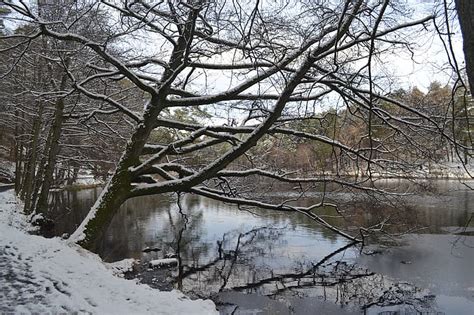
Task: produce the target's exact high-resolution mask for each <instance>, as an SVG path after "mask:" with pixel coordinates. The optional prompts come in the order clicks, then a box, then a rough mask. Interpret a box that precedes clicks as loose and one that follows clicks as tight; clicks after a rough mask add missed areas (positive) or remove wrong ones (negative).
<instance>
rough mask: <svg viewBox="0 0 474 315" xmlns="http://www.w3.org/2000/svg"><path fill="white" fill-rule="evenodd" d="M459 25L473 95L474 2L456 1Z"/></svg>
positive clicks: (470, 0) (467, 0) (469, 0)
mask: <svg viewBox="0 0 474 315" xmlns="http://www.w3.org/2000/svg"><path fill="white" fill-rule="evenodd" d="M456 10H457V12H458V18H459V24H460V25H461V33H462V37H463V49H464V59H465V61H466V72H467V78H468V80H469V86H470V90H471V95H473V91H474V1H472V0H456Z"/></svg>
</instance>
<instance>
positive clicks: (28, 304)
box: [0, 190, 217, 314]
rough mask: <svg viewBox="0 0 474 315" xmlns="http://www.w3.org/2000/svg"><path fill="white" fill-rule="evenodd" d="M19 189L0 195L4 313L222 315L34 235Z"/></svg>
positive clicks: (0, 272)
mask: <svg viewBox="0 0 474 315" xmlns="http://www.w3.org/2000/svg"><path fill="white" fill-rule="evenodd" d="M20 209H21V203H20V201H18V200H17V199H16V197H15V195H14V192H13V190H8V191H4V192H1V193H0V280H1V281H0V282H1V283H2V286H1V287H0V313H1V314H3V313H15V314H19V313H28V314H30V313H51V314H55V313H75V312H80V313H83V312H84V313H91V314H217V311H216V308H215V305H214V303H213V302H212V301H210V300H194V301H193V300H190V299H188V298H187V297H186V296H184V295H183V294H182V293H181V292H179V291H171V292H160V291H158V290H156V289H152V288H150V287H149V286H147V285H144V284H139V283H137V282H136V281H132V280H125V279H122V278H119V277H117V276H115V275H114V274H113V272H112V270H111V269H110V268H108V267H106V264H104V263H103V262H102V260H101V259H100V258H99V256H97V255H95V254H92V253H90V252H88V251H85V250H83V249H82V248H80V247H79V246H77V245H74V244H70V243H68V242H67V241H65V240H62V239H59V238H52V239H46V238H43V237H41V236H36V235H31V234H29V233H28V231H31V230H32V227H31V226H30V225H29V224H28V222H27V220H26V217H25V216H24V215H22V214H21V213H20Z"/></svg>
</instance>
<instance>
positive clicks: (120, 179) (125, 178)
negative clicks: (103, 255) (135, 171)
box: [69, 108, 156, 251]
mask: <svg viewBox="0 0 474 315" xmlns="http://www.w3.org/2000/svg"><path fill="white" fill-rule="evenodd" d="M155 110H156V108H155ZM145 117H147V118H144V121H143V122H142V123H140V124H139V125H138V126H137V127H136V128H135V131H134V133H133V135H132V137H131V139H130V140H129V141H128V143H127V146H126V148H125V150H124V153H123V155H122V157H121V158H120V161H119V162H118V164H117V168H116V169H115V171H114V174H113V175H112V177H111V178H110V179H109V180H108V182H107V184H106V186H105V187H104V189H103V190H102V192H101V194H100V196H99V198H97V201H96V202H95V204H94V206H93V207H92V209H91V210H90V211H89V213H88V215H87V217H86V218H85V219H84V220H83V221H82V223H81V225H80V226H79V227H78V228H77V230H76V231H75V232H74V233H73V234H72V235H71V237H70V238H69V240H70V241H72V242H75V243H78V244H79V245H81V246H82V247H84V248H86V249H88V250H91V251H94V250H95V249H96V241H97V240H98V239H100V237H101V236H102V235H103V233H104V232H105V231H106V229H107V227H108V226H109V224H110V222H111V221H112V218H113V216H114V214H115V213H116V211H117V210H118V209H119V208H120V206H121V205H122V203H123V202H124V201H125V200H127V199H128V198H129V196H130V191H131V188H132V181H133V177H132V174H131V172H130V167H132V166H134V165H136V164H137V163H138V162H139V156H140V154H141V152H142V150H143V147H144V146H145V143H146V141H147V140H148V136H149V135H150V132H151V130H152V129H153V127H152V126H153V123H152V122H153V120H154V119H153V118H152V117H156V114H155V115H152V114H151V113H148V114H147V115H145Z"/></svg>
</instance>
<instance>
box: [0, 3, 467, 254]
mask: <svg viewBox="0 0 474 315" xmlns="http://www.w3.org/2000/svg"><path fill="white" fill-rule="evenodd" d="M81 3H82V4H83V5H84V6H85V7H88V8H90V10H97V9H99V8H100V9H101V10H106V11H107V12H109V16H110V19H109V21H108V22H107V23H108V24H107V25H103V24H100V25H103V26H104V28H107V27H111V26H113V27H115V28H116V29H117V32H115V33H114V34H111V35H108V36H104V37H102V38H100V37H99V38H97V37H94V36H90V35H88V34H87V33H81V32H80V31H79V30H77V29H75V28H74V25H77V23H79V22H80V20H81V19H82V16H77V17H76V19H73V20H65V19H62V18H61V17H55V18H50V19H46V18H43V17H42V16H40V15H39V14H38V13H37V12H35V10H34V8H33V7H31V6H29V5H28V4H26V3H25V2H23V1H20V2H16V3H13V4H7V6H8V7H9V8H10V9H11V10H12V11H14V12H15V13H16V14H17V15H18V16H21V17H22V18H23V19H25V21H27V22H28V23H29V24H30V25H32V26H33V28H32V30H31V31H29V32H28V33H26V34H21V35H11V36H5V37H3V39H4V40H6V41H9V40H20V41H22V42H23V43H25V44H27V43H29V42H31V41H33V40H34V39H35V38H36V37H38V36H42V37H45V38H48V39H54V40H55V41H58V42H64V43H74V46H73V47H77V48H74V49H76V50H77V51H82V52H84V53H86V54H87V55H90V56H91V57H90V59H89V60H88V61H87V62H86V63H85V64H84V68H85V71H82V72H73V71H71V70H70V66H69V65H68V64H67V63H65V62H64V63H62V65H63V68H64V69H65V71H66V72H67V76H68V80H70V82H71V86H72V87H73V88H74V90H75V91H78V92H80V93H81V94H82V95H84V96H86V97H88V98H90V99H92V100H95V101H98V102H102V103H106V104H107V105H108V106H110V108H111V112H113V113H121V114H122V115H124V116H125V117H127V119H128V120H129V121H131V122H132V124H133V125H134V129H133V131H132V132H131V134H130V138H129V140H128V142H127V144H126V146H125V148H124V149H123V153H122V155H121V158H120V160H119V161H118V163H117V165H116V168H115V171H114V173H113V175H112V176H111V177H110V179H109V180H108V182H107V185H106V186H105V188H104V190H103V191H102V193H101V195H100V197H99V198H98V200H97V201H96V203H95V205H94V206H93V207H92V209H91V211H90V212H89V214H88V215H87V217H86V218H85V220H84V221H83V223H82V224H81V225H80V227H79V228H78V229H77V231H76V232H75V233H74V234H73V235H71V240H73V241H75V242H78V243H79V244H81V245H82V246H84V247H86V248H89V249H94V241H95V239H97V237H99V236H100V235H101V233H103V231H104V230H105V228H106V227H107V226H108V224H109V222H110V221H111V219H112V217H113V216H114V214H115V213H116V211H117V210H118V208H119V207H120V205H121V204H122V203H123V202H124V201H125V200H127V199H129V198H133V197H138V196H143V195H150V194H163V193H169V192H187V193H194V194H198V195H201V196H205V197H208V198H213V199H216V200H221V201H224V202H228V203H234V204H238V205H240V206H242V207H245V206H248V207H261V208H266V209H272V210H276V211H286V212H290V213H291V212H295V213H301V214H303V215H306V216H308V217H309V218H311V219H313V220H314V221H316V222H318V223H319V224H321V225H323V226H325V227H327V228H329V229H331V230H333V231H334V232H336V233H338V234H340V235H343V236H344V237H347V238H348V239H351V240H353V241H360V238H359V237H357V236H354V235H352V234H349V233H348V232H346V231H343V230H341V229H339V228H338V227H336V226H333V225H332V224H330V223H329V221H327V220H326V219H325V218H324V216H323V215H321V214H320V213H318V211H319V209H322V208H323V207H325V206H334V207H336V206H335V205H333V204H331V203H329V202H327V199H326V198H325V196H324V195H323V196H322V197H321V200H320V202H318V203H316V204H312V205H309V206H307V207H301V206H295V205H294V204H293V203H292V202H293V201H294V199H288V200H283V201H281V202H275V201H274V200H273V201H265V200H262V199H259V198H257V197H255V195H253V194H252V192H249V191H246V190H245V185H242V181H243V180H247V182H249V181H254V180H255V179H258V178H261V179H267V180H272V181H276V182H283V183H291V184H294V185H296V186H297V187H298V195H297V197H296V198H301V197H302V196H304V195H305V193H306V191H307V190H308V189H311V187H313V186H314V185H316V184H321V183H334V184H336V185H341V186H345V187H349V188H351V189H356V190H360V191H364V192H368V193H378V192H380V190H379V189H378V188H377V187H376V186H375V185H374V184H373V182H370V179H372V176H373V175H374V174H375V173H377V172H381V171H385V172H390V171H391V170H393V171H394V172H395V173H397V174H399V172H403V171H405V172H407V171H408V172H412V171H413V168H414V164H413V163H412V162H413V161H408V160H404V159H399V158H396V155H397V152H399V151H400V149H403V150H410V149H411V148H414V149H415V150H421V148H423V145H424V144H423V141H422V140H420V139H416V138H413V137H412V135H413V133H412V132H416V131H419V132H423V133H424V134H434V135H437V136H439V137H440V138H442V139H444V141H446V142H448V143H452V144H456V145H458V146H462V147H463V148H465V149H466V150H472V146H471V147H467V146H465V145H461V144H458V143H457V142H456V139H455V138H453V136H452V133H450V132H449V131H447V130H446V128H444V126H445V124H446V119H448V118H450V117H440V116H439V115H438V114H437V113H435V114H433V113H430V112H427V111H425V110H424V109H423V108H416V107H413V106H411V105H410V104H406V103H404V102H403V101H400V100H399V99H397V98H395V97H392V96H391V95H390V93H388V91H387V90H386V89H387V87H388V86H389V83H390V82H389V80H388V78H386V77H384V76H383V72H382V71H379V70H380V67H381V65H383V58H385V57H384V56H386V55H393V54H394V53H396V52H397V51H399V50H407V49H413V46H414V45H415V44H416V43H415V42H416V37H415V35H417V36H423V34H425V32H426V30H427V29H428V28H429V27H430V25H431V22H432V20H433V18H434V17H433V16H427V17H424V18H421V19H416V20H415V19H411V18H410V17H409V15H407V14H406V13H405V12H404V11H403V7H402V6H399V5H398V4H397V2H394V1H393V2H392V1H388V0H385V1H363V0H357V1H353V0H347V1H344V2H340V3H339V2H328V1H291V0H288V1H283V2H278V3H271V4H269V3H266V2H263V1H258V0H257V1H250V0H249V1H238V2H235V1H204V0H189V1H166V2H165V1H124V2H116V1H106V0H102V1H100V2H95V1H91V2H88V1H84V2H81ZM117 82H123V84H125V83H126V84H131V85H132V86H133V88H134V89H135V90H137V91H140V92H142V93H143V94H144V96H143V97H137V98H136V99H135V104H134V105H135V106H140V111H138V110H137V107H135V108H133V107H131V106H130V104H128V103H127V102H126V101H124V100H123V99H122V98H121V97H120V95H118V94H114V93H112V92H111V91H109V90H107V89H104V90H102V91H100V92H99V91H97V90H96V89H95V87H96V86H104V85H106V86H107V85H112V84H113V83H117ZM140 102H144V103H140ZM328 104H329V105H331V104H338V105H339V106H340V107H343V108H344V112H345V113H346V114H347V115H350V116H351V117H355V119H357V120H359V121H360V122H361V127H362V130H363V131H364V132H363V133H361V134H360V135H359V136H358V141H355V142H353V143H352V144H350V143H344V142H341V141H340V140H339V139H338V137H336V134H335V133H334V132H335V128H333V129H331V130H333V131H334V132H333V134H322V133H320V132H319V131H318V130H317V129H316V130H315V129H313V130H307V131H305V130H301V129H296V128H294V126H295V125H294V123H295V122H298V121H299V122H302V123H303V124H304V122H305V121H321V117H320V113H321V108H322V107H323V106H326V105H328ZM178 110H185V111H188V112H190V113H193V111H194V113H195V112H199V111H200V112H204V113H207V114H209V115H211V116H212V118H210V119H207V120H197V121H192V122H190V121H186V120H183V119H178V118H176V113H177V111H178ZM95 113H96V112H93V114H92V115H95ZM338 113H340V112H338ZM338 117H339V116H338ZM338 119H339V118H338ZM336 122H337V121H336V120H334V123H336ZM379 126H383V128H385V129H386V130H387V132H385V133H384V134H382V133H379V134H378V135H377V129H378V127H379ZM118 128H119V127H118ZM407 129H408V130H409V131H410V132H407V131H406V130H407ZM160 131H164V132H165V133H166V134H168V135H173V136H169V137H167V139H166V141H164V142H160V141H159V140H158V141H157V140H156V137H155V136H156V133H157V132H160ZM282 135H284V136H285V137H288V138H289V139H293V140H292V141H298V139H306V140H311V141H315V142H318V143H323V144H325V145H329V146H330V147H331V149H332V150H333V152H334V154H337V155H339V156H344V157H345V158H346V159H348V160H350V161H352V162H353V163H354V164H355V165H356V166H357V169H359V170H362V172H361V175H363V177H355V179H350V180H348V179H346V178H345V177H343V175H347V174H341V173H340V172H339V171H338V170H336V171H335V172H334V173H335V174H333V176H330V177H328V176H326V175H325V174H324V173H323V174H321V173H318V172H315V173H314V174H311V175H310V176H308V174H302V173H291V172H286V171H284V170H275V169H271V168H269V167H266V166H265V165H262V164H259V163H257V162H256V161H257V158H258V156H257V157H256V156H255V153H256V151H255V150H256V147H258V146H259V145H261V144H262V143H263V142H264V141H266V140H267V139H270V138H273V137H281V136H282ZM394 139H395V140H394ZM389 140H393V141H389ZM400 141H403V142H400ZM396 150H397V151H396ZM305 175H306V176H305ZM313 175H314V176H313ZM364 231H366V230H364Z"/></svg>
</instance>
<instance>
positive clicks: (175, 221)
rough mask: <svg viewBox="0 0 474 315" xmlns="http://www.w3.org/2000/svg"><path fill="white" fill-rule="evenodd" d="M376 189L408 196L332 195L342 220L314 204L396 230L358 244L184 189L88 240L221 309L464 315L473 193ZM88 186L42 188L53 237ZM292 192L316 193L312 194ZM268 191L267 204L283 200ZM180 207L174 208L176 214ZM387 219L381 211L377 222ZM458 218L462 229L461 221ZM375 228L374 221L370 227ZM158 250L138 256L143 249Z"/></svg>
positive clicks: (473, 242) (470, 294)
mask: <svg viewBox="0 0 474 315" xmlns="http://www.w3.org/2000/svg"><path fill="white" fill-rule="evenodd" d="M426 184H429V185H430V186H431V191H432V193H427V192H422V191H421V190H420V188H419V187H418V186H416V185H414V184H412V183H410V182H406V181H398V180H386V181H381V182H380V185H383V186H384V187H386V188H390V187H392V188H394V189H397V190H398V191H403V192H415V194H410V195H407V196H403V197H397V198H391V199H389V200H385V199H384V198H382V197H378V198H377V200H374V199H370V198H365V196H363V195H361V194H360V193H359V194H356V195H353V194H348V193H345V192H344V193H343V192H339V191H336V190H334V191H332V192H330V193H328V194H327V197H326V198H329V199H332V200H334V201H338V202H339V203H340V204H341V207H340V209H341V210H344V211H347V213H346V215H347V218H346V219H345V220H344V219H340V218H335V217H334V215H335V214H336V213H335V211H334V210H332V209H320V210H319V213H320V214H323V215H326V216H327V217H326V219H327V220H328V221H329V222H331V223H332V224H338V225H341V226H344V227H346V228H348V229H349V230H350V229H351V228H352V229H353V232H354V233H357V231H356V230H355V229H354V226H361V225H362V226H366V227H367V226H375V225H376V224H377V223H380V222H383V223H384V224H383V225H384V229H386V230H387V231H389V232H391V233H393V234H397V233H399V232H402V231H405V232H406V231H409V233H407V234H404V235H403V236H400V237H396V238H395V239H391V238H388V237H380V235H378V236H377V237H372V238H369V239H368V242H367V243H368V245H367V246H365V247H363V248H362V247H361V246H359V245H357V246H351V244H350V242H349V241H348V240H346V239H344V238H342V237H341V236H338V235H336V234H335V233H333V232H330V231H328V230H327V229H323V228H321V227H320V226H319V225H317V224H316V223H315V222H313V221H311V220H309V219H308V218H306V217H304V216H302V215H300V214H287V213H279V212H272V211H266V210H261V209H239V208H237V207H235V206H231V205H227V204H224V203H222V202H217V201H213V200H210V199H206V198H202V197H197V196H193V195H184V196H181V197H180V200H179V204H180V205H181V207H178V205H177V201H178V197H177V196H176V195H167V196H148V197H140V198H135V199H132V200H129V201H127V202H126V203H125V204H124V205H123V206H122V208H121V209H120V211H119V212H118V214H117V215H116V217H115V218H114V220H113V222H112V224H111V226H110V227H109V229H108V231H107V233H106V235H105V236H104V238H103V239H101V240H99V242H98V248H99V254H100V255H101V257H102V258H103V259H104V260H105V261H117V260H121V259H124V258H136V259H139V260H140V261H141V265H140V266H141V267H140V268H139V269H140V270H139V271H138V272H137V273H136V274H134V276H136V277H138V278H139V279H141V281H142V282H145V283H148V284H150V285H151V286H153V287H158V288H161V289H173V288H177V289H180V290H182V291H183V292H185V293H187V294H189V295H190V296H194V297H203V298H212V299H213V300H214V301H215V302H216V304H217V305H218V307H219V309H220V310H221V312H222V313H224V314H230V313H233V314H360V313H365V314H418V313H424V314H474V272H473V270H474V268H473V266H474V236H473V235H474V233H473V232H474V219H473V220H471V222H470V224H468V222H469V219H470V218H471V216H472V215H473V213H474V191H472V190H469V189H468V188H467V187H466V186H464V185H462V184H460V183H459V182H457V181H441V180H439V181H435V182H427V183H426ZM99 192H100V188H96V189H85V190H74V191H63V192H58V193H55V194H53V196H52V205H53V208H54V209H55V210H54V215H55V216H56V217H58V218H59V224H58V225H57V226H56V229H55V231H54V234H56V235H61V234H62V233H65V232H67V233H70V232H72V231H73V230H74V229H75V227H76V226H77V225H78V224H79V223H80V221H81V219H82V218H83V217H84V216H85V215H86V213H87V211H88V210H89V208H90V206H91V205H92V204H93V202H94V201H95V199H96V198H97V197H98V194H99ZM312 193H313V195H311V193H310V194H308V196H309V197H306V198H305V199H301V200H298V201H297V203H298V204H300V205H304V204H309V203H310V202H312V201H315V200H318V198H320V197H321V193H320V192H318V191H317V190H315V191H314V192H312ZM291 195H292V192H291V190H290V189H288V187H286V188H285V187H275V189H274V190H273V191H272V192H271V193H268V194H267V197H268V198H269V199H270V200H271V199H273V200H279V199H282V198H288V196H291ZM183 214H184V215H183ZM387 218H389V219H388V220H387ZM466 224H467V225H470V226H467V227H465V225H466ZM376 227H380V226H376ZM147 247H149V248H152V249H159V250H157V251H150V252H143V250H144V249H145V248H147ZM166 254H174V255H176V257H177V258H178V260H179V262H180V263H179V267H174V268H168V269H161V270H152V269H149V268H148V267H147V263H148V262H149V261H150V260H153V259H158V258H163V257H165V255H166Z"/></svg>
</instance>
